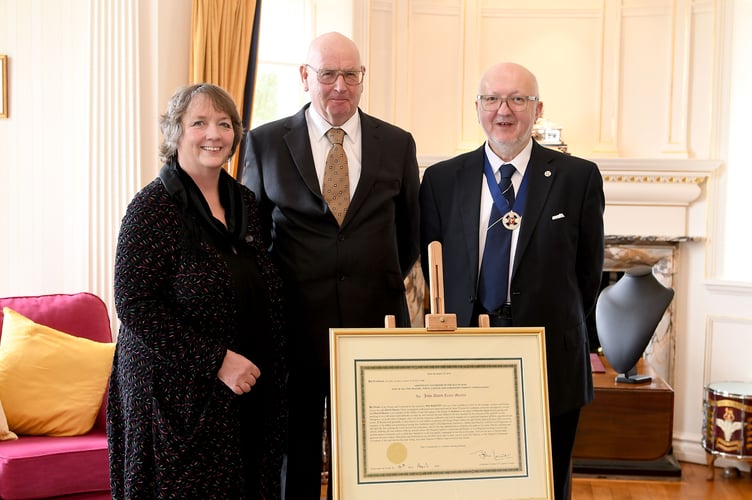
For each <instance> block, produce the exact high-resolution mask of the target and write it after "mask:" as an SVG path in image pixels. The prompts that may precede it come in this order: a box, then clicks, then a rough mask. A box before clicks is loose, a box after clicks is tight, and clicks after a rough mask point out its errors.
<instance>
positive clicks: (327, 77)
mask: <svg viewBox="0 0 752 500" xmlns="http://www.w3.org/2000/svg"><path fill="white" fill-rule="evenodd" d="M306 67H307V68H310V69H311V70H312V71H313V72H314V73H316V79H318V81H319V83H323V84H325V85H331V84H332V83H334V82H336V81H337V78H339V75H342V78H344V79H345V83H346V84H348V85H359V84H360V83H361V82H362V81H363V75H365V71H364V70H360V71H355V70H346V71H339V70H336V69H316V68H314V67H313V66H311V65H310V64H306Z"/></svg>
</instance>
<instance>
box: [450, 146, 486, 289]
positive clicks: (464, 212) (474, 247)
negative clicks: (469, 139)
mask: <svg viewBox="0 0 752 500" xmlns="http://www.w3.org/2000/svg"><path fill="white" fill-rule="evenodd" d="M484 161H485V160H484V147H483V146H481V147H480V148H479V149H476V150H475V151H473V152H471V153H469V154H468V155H467V156H466V157H465V161H464V163H463V165H462V166H461V167H460V168H459V169H458V170H457V178H456V186H457V200H464V201H462V202H461V203H458V206H459V207H460V220H462V231H463V233H464V234H463V239H464V240H465V244H466V245H467V253H468V255H469V256H470V269H473V270H474V272H475V273H476V275H477V272H478V265H479V264H478V253H479V252H480V248H479V243H478V226H479V224H480V223H479V220H478V219H479V218H480V193H481V184H482V182H483V162H484Z"/></svg>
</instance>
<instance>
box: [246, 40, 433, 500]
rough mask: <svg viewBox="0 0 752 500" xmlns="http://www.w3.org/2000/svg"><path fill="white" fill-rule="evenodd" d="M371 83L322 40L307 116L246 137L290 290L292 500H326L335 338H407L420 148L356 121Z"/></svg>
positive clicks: (307, 79) (314, 47) (346, 50)
mask: <svg viewBox="0 0 752 500" xmlns="http://www.w3.org/2000/svg"><path fill="white" fill-rule="evenodd" d="M364 73H365V67H364V66H363V65H362V64H361V60H360V54H359V51H358V48H357V47H356V46H355V44H354V43H353V42H352V40H350V39H348V38H346V37H344V36H343V35H341V34H339V33H328V34H325V35H322V36H320V37H318V38H317V39H315V40H314V41H313V42H312V43H311V46H310V49H309V52H308V58H307V62H306V64H303V65H301V66H300V77H301V80H302V83H303V88H304V90H306V91H307V92H309V94H310V96H311V103H310V105H306V106H304V107H303V109H301V110H300V111H299V112H298V113H297V114H295V115H293V116H290V117H287V118H284V119H281V120H278V121H275V122H273V123H269V124H266V125H263V126H261V127H258V128H256V129H254V130H251V131H250V132H249V133H248V136H247V137H246V148H245V160H244V168H243V171H242V172H241V176H242V181H243V183H244V184H245V185H246V186H248V187H249V188H251V190H253V192H254V193H256V196H257V200H258V202H259V204H260V207H261V213H262V215H264V220H265V221H266V228H265V230H266V232H267V234H268V235H269V236H270V242H271V249H272V252H273V254H274V256H275V257H276V259H277V262H278V264H279V267H280V271H281V272H282V274H283V278H284V280H285V284H286V300H287V306H288V314H287V320H288V321H289V323H290V324H289V326H290V342H291V344H292V345H291V351H292V352H291V360H290V363H289V365H290V367H291V372H290V379H289V389H290V424H289V429H290V433H289V451H288V457H287V481H286V495H287V499H288V500H314V499H317V498H319V494H320V488H321V479H320V471H321V432H322V416H323V412H324V398H325V396H327V394H328V393H329V329H330V328H338V327H346V328H360V327H376V328H378V327H382V326H383V325H384V316H385V315H387V314H391V315H395V316H396V317H397V325H398V326H409V313H408V310H407V302H406V299H405V287H404V278H405V277H406V275H407V273H408V271H409V270H410V268H411V267H412V265H413V264H414V263H415V262H416V261H417V259H418V256H419V253H420V248H419V206H418V187H419V177H418V162H417V158H416V155H415V141H414V140H413V138H412V136H411V135H410V134H409V133H408V132H406V131H404V130H401V129H399V128H397V127H395V126H393V125H390V124H388V123H386V122H384V121H381V120H378V119H376V118H374V117H372V116H369V115H367V114H366V113H363V112H362V111H360V110H359V109H358V103H359V101H360V96H361V94H362V92H363V75H364ZM330 128H335V129H342V130H344V132H345V135H344V141H343V144H342V147H343V148H344V153H345V157H346V161H345V163H346V166H347V170H346V172H347V173H346V174H345V175H344V179H342V180H341V182H339V186H340V187H341V186H342V184H343V183H348V184H349V186H347V187H346V188H343V189H341V191H342V193H340V194H342V195H344V197H345V198H347V200H345V202H346V203H345V205H347V202H348V201H349V205H347V206H346V208H344V209H343V208H342V207H341V206H339V205H337V208H334V206H335V205H334V202H331V201H329V202H328V201H327V200H328V198H327V195H328V194H327V193H328V192H329V191H331V189H330V188H329V187H328V186H327V183H328V182H329V175H328V174H326V175H325V167H326V166H327V165H329V164H328V161H327V156H328V154H329V150H330V149H332V148H334V146H333V145H332V143H330V139H329V138H328V137H327V131H328V130H329V129H330ZM332 142H334V141H332ZM341 163H342V162H341V159H340V160H339V161H338V163H337V164H338V165H339V166H341ZM327 170H328V167H327ZM335 191H336V189H335ZM322 192H323V194H322ZM340 201H342V200H341V199H340ZM340 219H341V220H340Z"/></svg>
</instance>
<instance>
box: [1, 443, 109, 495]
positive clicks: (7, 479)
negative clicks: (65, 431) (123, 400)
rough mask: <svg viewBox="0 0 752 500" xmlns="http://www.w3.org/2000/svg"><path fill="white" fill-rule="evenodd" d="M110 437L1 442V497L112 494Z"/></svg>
mask: <svg viewBox="0 0 752 500" xmlns="http://www.w3.org/2000/svg"><path fill="white" fill-rule="evenodd" d="M109 471H110V468H109V462H108V458H107V435H106V434H105V432H104V431H101V430H98V431H92V432H90V433H89V434H86V435H83V436H72V437H48V436H20V437H19V439H18V440H15V441H2V442H0V498H2V499H4V500H13V499H21V498H46V497H52V496H58V495H71V494H76V493H87V492H102V491H109V489H110V478H109Z"/></svg>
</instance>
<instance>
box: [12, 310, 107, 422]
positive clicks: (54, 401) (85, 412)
mask: <svg viewBox="0 0 752 500" xmlns="http://www.w3.org/2000/svg"><path fill="white" fill-rule="evenodd" d="M3 314H4V319H3V332H2V337H0V401H2V402H3V405H4V406H5V414H6V416H7V418H8V426H9V427H10V430H12V431H14V432H16V433H17V434H31V435H48V436H76V435H80V434H86V433H87V432H89V431H90V430H91V428H92V426H93V425H94V421H95V420H96V418H97V414H98V413H99V409H100V407H101V405H102V398H103V397H104V393H105V390H106V388H107V380H108V377H109V375H110V369H111V367H112V357H113V354H114V352H115V344H114V343H101V342H95V341H93V340H89V339H85V338H81V337H76V336H74V335H69V334H67V333H63V332H60V331H58V330H55V329H54V328H50V327H48V326H44V325H39V324H37V323H35V322H33V321H32V320H30V319H28V318H26V317H25V316H22V315H21V314H19V313H17V312H15V311H13V310H12V309H10V308H8V307H4V308H3Z"/></svg>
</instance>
